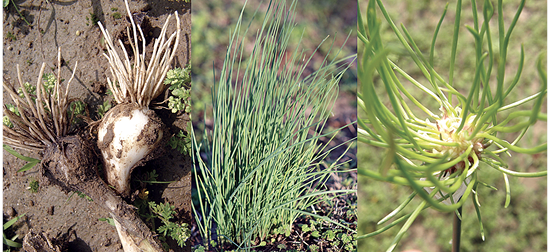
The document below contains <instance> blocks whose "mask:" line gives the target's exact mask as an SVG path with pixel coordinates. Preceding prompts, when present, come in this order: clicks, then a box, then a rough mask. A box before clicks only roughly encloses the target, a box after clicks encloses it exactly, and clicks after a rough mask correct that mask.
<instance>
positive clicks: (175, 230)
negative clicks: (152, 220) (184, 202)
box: [149, 202, 191, 247]
mask: <svg viewBox="0 0 550 252" xmlns="http://www.w3.org/2000/svg"><path fill="white" fill-rule="evenodd" d="M149 208H150V209H151V211H152V212H153V213H154V214H156V215H157V217H158V218H159V219H160V220H161V221H162V224H163V225H162V226H160V227H158V228H157V231H158V232H159V234H161V235H162V236H164V237H171V238H172V239H174V240H175V241H176V242H177V243H178V245H179V246H180V247H183V246H185V242H186V241H187V239H189V237H190V236H191V231H190V229H189V224H187V223H181V224H178V223H174V222H171V221H170V219H172V218H174V215H176V211H174V206H172V205H170V204H169V203H164V204H163V203H160V204H156V203H155V202H149Z"/></svg>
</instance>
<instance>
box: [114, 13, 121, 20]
mask: <svg viewBox="0 0 550 252" xmlns="http://www.w3.org/2000/svg"><path fill="white" fill-rule="evenodd" d="M113 18H114V19H121V18H122V15H121V14H120V12H115V13H113Z"/></svg>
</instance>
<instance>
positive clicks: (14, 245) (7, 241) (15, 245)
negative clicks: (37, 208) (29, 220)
mask: <svg viewBox="0 0 550 252" xmlns="http://www.w3.org/2000/svg"><path fill="white" fill-rule="evenodd" d="M25 214H26V213H24V214H21V215H19V216H17V217H15V218H13V219H11V220H9V221H8V222H6V223H4V225H3V231H4V232H2V240H3V243H4V245H6V246H8V247H12V248H20V247H21V243H18V242H16V241H15V240H16V239H17V238H18V237H19V235H15V236H14V237H12V238H11V239H8V238H7V237H6V232H5V231H6V230H7V229H8V228H10V227H11V226H12V225H13V224H15V222H17V221H18V220H19V219H20V218H21V217H23V216H25ZM8 250H9V249H8Z"/></svg>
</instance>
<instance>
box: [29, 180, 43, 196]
mask: <svg viewBox="0 0 550 252" xmlns="http://www.w3.org/2000/svg"><path fill="white" fill-rule="evenodd" d="M39 187H40V184H39V183H38V180H36V179H32V180H31V182H30V183H29V187H27V190H29V191H31V192H32V193H37V192H38V188H39Z"/></svg>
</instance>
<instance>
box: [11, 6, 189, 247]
mask: <svg viewBox="0 0 550 252" xmlns="http://www.w3.org/2000/svg"><path fill="white" fill-rule="evenodd" d="M15 4H17V7H18V8H19V9H20V10H21V12H22V14H23V16H24V18H25V19H26V20H27V21H28V22H29V23H30V24H31V25H30V26H29V25H27V24H26V23H25V22H24V21H23V19H22V18H21V17H20V16H19V14H18V13H17V12H16V11H15V9H14V8H13V6H12V4H11V3H10V5H9V7H7V8H4V9H3V11H4V20H3V21H4V22H3V32H4V34H3V35H4V36H5V37H6V38H8V37H9V39H5V40H4V55H3V56H4V57H3V59H4V66H5V67H4V72H3V74H4V76H6V78H7V79H8V80H10V79H12V80H16V79H17V74H16V72H15V65H16V64H19V65H20V67H21V72H22V74H21V79H22V80H23V82H29V83H33V84H34V83H35V82H36V79H37V77H38V76H37V75H38V72H39V69H40V64H41V63H42V62H46V64H47V67H46V73H49V72H51V71H50V70H51V69H54V68H56V64H57V63H56V60H55V59H57V48H58V47H60V48H61V52H62V57H63V59H64V62H65V64H63V67H62V72H63V71H71V72H72V70H73V69H71V68H70V67H69V66H74V62H75V61H78V68H77V69H76V75H75V79H74V80H73V82H72V84H71V90H70V91H69V97H70V98H76V99H80V100H82V101H84V102H86V103H87V105H88V110H89V111H90V112H91V113H89V114H88V115H89V116H90V117H91V118H93V119H96V120H97V119H99V116H98V113H97V111H98V106H99V105H103V103H104V102H105V101H107V102H109V101H111V100H113V99H112V97H111V96H110V95H109V92H108V91H107V87H106V83H107V81H106V78H107V76H109V77H110V78H112V77H111V74H110V72H109V70H108V62H107V59H106V58H105V57H104V56H103V55H102V54H103V46H102V35H101V31H100V29H99V27H98V26H97V25H96V23H97V21H100V22H102V24H103V25H104V26H105V27H107V29H109V30H117V31H121V30H124V29H126V28H125V27H127V26H128V25H129V19H127V18H126V16H127V14H126V11H125V6H124V3H123V1H118V0H117V1H107V2H105V1H98V0H92V1H72V2H67V3H60V2H55V1H54V2H52V1H43V0H27V1H24V2H16V3H15ZM129 4H130V9H131V11H132V13H140V14H139V15H141V16H142V17H143V18H146V19H147V20H148V23H149V25H150V29H149V32H148V34H149V35H150V36H151V38H153V37H156V35H158V34H156V31H157V30H158V31H160V27H162V25H163V24H164V21H165V20H166V18H167V16H168V15H170V14H172V13H174V11H176V10H177V11H178V13H179V15H180V19H181V20H182V22H183V24H182V35H183V36H182V38H181V41H179V43H180V46H179V47H180V48H181V50H178V52H177V54H176V58H175V60H174V61H175V64H174V65H175V66H176V67H184V66H185V65H186V64H187V63H188V62H189V61H190V43H191V41H190V35H191V10H190V7H191V5H190V3H184V2H183V1H169V0H165V1H162V0H161V1H130V3H129ZM117 13H118V14H117ZM119 16H122V18H119ZM174 30H175V24H173V23H172V24H169V27H168V31H169V32H171V31H174ZM149 47H152V45H151V43H150V44H149V46H148V48H147V49H146V50H150V49H149ZM62 76H63V74H62ZM40 78H41V76H40ZM3 98H4V101H5V102H8V101H10V98H9V95H8V94H7V92H6V91H5V90H4V92H3ZM161 118H162V119H163V121H164V119H165V118H163V117H162V116H161ZM166 118H171V122H172V123H173V124H174V125H176V124H182V123H181V122H180V121H181V120H182V118H181V117H176V116H175V115H170V116H167V117H166ZM165 122H166V121H165ZM169 127H170V128H172V127H173V125H172V124H169ZM81 130H82V129H81ZM174 133H175V131H174V130H171V131H170V134H174ZM83 140H85V142H86V141H90V140H92V139H90V137H89V136H86V137H84V139H83ZM60 143H61V144H64V145H65V147H66V148H62V150H63V151H62V152H60V153H63V152H65V154H66V156H67V157H71V155H73V154H69V152H77V149H78V148H76V147H75V145H74V142H73V140H70V139H64V140H61V142H60ZM94 148H95V147H94ZM163 148H164V147H163ZM17 151H19V150H17ZM19 152H20V153H21V154H23V155H25V156H30V157H33V158H38V159H39V158H41V157H42V155H41V154H40V153H30V152H27V151H19ZM46 152H48V151H45V153H44V154H45V156H47V155H46ZM95 152H97V150H96V151H95ZM54 156H55V155H54ZM93 156H95V155H90V156H88V158H90V157H93ZM56 158H60V157H59V156H58V157H56ZM56 158H53V157H51V156H50V158H49V159H48V160H44V167H47V168H48V170H42V169H41V168H39V167H34V168H32V169H31V170H29V171H26V172H19V173H18V172H16V171H17V170H18V169H20V168H21V167H22V166H24V165H25V163H26V162H25V161H22V160H19V159H17V158H15V157H14V156H12V155H11V154H9V153H8V152H7V151H4V153H3V175H4V187H3V213H4V219H6V220H7V219H11V218H13V217H14V216H18V215H21V214H23V213H26V215H25V216H24V217H23V218H21V219H20V220H19V221H18V222H16V223H15V224H14V225H13V226H12V227H11V230H12V231H13V232H14V233H15V234H18V235H19V237H21V238H22V237H24V236H25V235H26V234H27V233H30V230H31V229H32V230H35V231H34V234H40V232H44V231H45V230H50V232H49V233H48V236H44V237H47V239H50V241H53V240H59V241H62V240H63V239H61V237H62V236H63V234H64V232H61V230H66V228H67V227H71V230H72V232H74V234H73V235H72V238H71V239H67V240H63V243H64V244H65V245H63V246H66V247H67V248H68V249H69V250H70V251H122V246H121V244H120V241H119V238H118V235H117V233H116V229H115V227H114V226H111V225H109V224H108V223H107V222H105V221H101V220H100V219H103V218H108V217H110V215H109V211H108V210H107V209H104V208H103V207H102V206H100V205H98V204H96V202H94V201H100V200H94V201H91V200H89V198H87V197H86V196H85V195H84V194H75V192H74V191H73V190H75V189H79V191H81V192H83V193H85V194H96V193H97V194H100V193H101V192H100V191H101V190H102V189H98V188H100V186H99V184H97V186H87V187H78V186H79V183H76V181H78V180H84V181H85V180H86V178H92V180H95V181H96V182H97V183H99V182H101V183H103V182H102V180H99V181H98V180H97V177H98V176H97V173H96V169H97V165H94V164H92V163H87V162H85V161H84V159H80V158H79V159H78V160H77V159H74V160H68V161H70V162H80V165H79V167H80V168H78V169H76V170H72V171H70V172H73V173H74V174H71V176H72V175H75V176H76V177H75V178H77V179H76V180H75V181H73V180H72V179H71V176H69V174H67V176H65V174H64V173H63V172H61V171H62V169H61V167H59V166H56V164H54V163H55V162H54V161H56ZM97 160H98V159H97V158H95V160H92V161H93V162H94V163H95V162H96V161H97ZM82 164H85V165H82ZM136 170H139V171H140V173H145V172H150V171H152V170H156V172H157V173H158V175H159V176H158V178H157V180H158V181H174V182H173V183H170V184H158V185H157V184H155V185H151V184H140V183H137V184H135V183H133V184H132V185H133V186H135V187H133V189H134V188H135V190H136V191H139V190H141V189H143V188H146V189H147V190H149V191H150V192H151V194H150V196H149V200H151V201H155V202H170V203H171V204H174V205H175V206H176V208H177V209H176V210H177V211H178V212H179V213H181V214H180V215H178V216H177V218H178V219H175V220H174V219H173V220H172V221H174V222H176V221H177V222H181V221H188V220H189V219H191V218H190V216H191V214H190V213H191V208H190V198H191V186H190V183H188V181H189V180H190V176H191V175H190V170H191V165H190V158H185V157H183V156H182V155H181V154H179V153H177V151H175V150H170V148H168V150H167V154H166V155H164V156H162V157H161V158H159V160H155V162H150V163H148V164H146V166H144V167H140V168H138V169H136ZM42 171H45V172H44V173H43V172H42ZM92 173H93V174H92ZM43 175H45V177H49V179H47V180H44V177H43ZM79 176H80V177H79ZM93 176H95V178H94V177H93ZM52 178H54V179H53V180H52ZM56 179H57V180H59V181H57V182H56ZM32 181H40V183H39V184H40V186H39V189H38V191H37V192H36V193H33V192H31V191H30V190H28V189H27V188H28V187H29V184H30V183H31V182H32ZM63 183H66V184H67V185H72V186H75V187H72V186H70V187H69V188H64V189H66V190H64V189H62V188H61V187H59V186H51V185H49V184H57V185H62V184H63ZM94 190H95V191H94ZM109 190H110V189H109ZM165 192H166V193H165ZM102 194H103V195H108V193H107V192H103V193H102ZM77 195H81V196H80V197H79V196H77ZM103 197H108V196H103ZM109 197H110V196H109ZM129 203H133V202H129ZM124 204H126V203H124ZM124 204H123V205H121V209H127V210H128V211H130V210H131V211H134V207H133V206H131V205H128V204H126V205H125V206H124ZM50 209H51V210H52V211H50ZM123 212H124V211H123ZM133 217H135V218H138V217H139V216H137V215H134V216H133ZM147 228H149V227H147ZM35 236H36V235H35ZM18 242H21V240H20V239H18ZM167 242H168V243H169V244H170V243H171V242H172V241H171V239H170V238H169V239H168V241H167ZM60 248H61V247H60ZM171 248H172V249H174V250H175V251H186V249H187V250H188V248H184V249H181V248H179V247H177V246H172V247H171Z"/></svg>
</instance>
